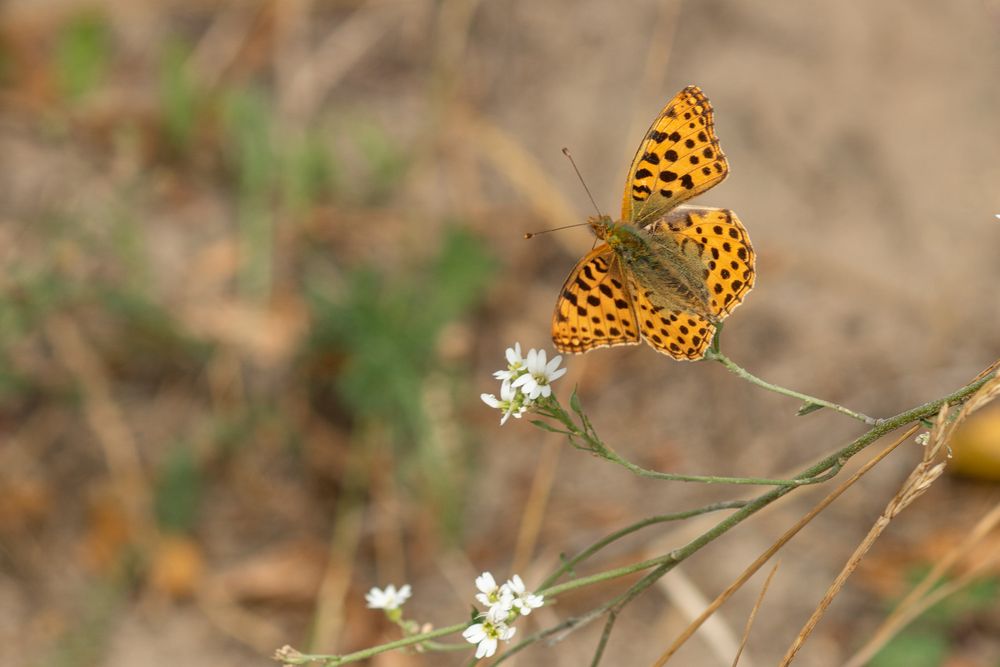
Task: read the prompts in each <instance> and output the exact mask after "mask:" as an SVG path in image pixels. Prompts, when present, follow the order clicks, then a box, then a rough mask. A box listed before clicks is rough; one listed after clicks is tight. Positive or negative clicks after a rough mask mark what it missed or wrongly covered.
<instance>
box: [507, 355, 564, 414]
mask: <svg viewBox="0 0 1000 667" xmlns="http://www.w3.org/2000/svg"><path fill="white" fill-rule="evenodd" d="M561 362H562V355H560V354H557V355H556V356H554V357H553V358H552V361H550V362H548V364H546V363H545V350H535V349H531V350H528V358H527V360H526V361H525V365H524V367H525V369H526V370H527V372H526V373H524V374H523V375H521V376H520V377H518V378H517V379H516V380H514V382H513V383H511V386H512V387H514V388H515V389H520V390H521V392H522V393H523V394H524V395H525V396H526V397H527V398H528V399H529V400H532V401H533V400H535V399H536V398H538V397H539V396H541V397H546V398H547V397H549V396H551V395H552V387H550V386H549V384H550V383H552V382H554V381H555V380H558V379H559V378H561V377H562V376H563V375H564V374H565V373H566V369H565V368H559V364H560V363H561Z"/></svg>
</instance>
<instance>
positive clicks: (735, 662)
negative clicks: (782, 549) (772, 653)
mask: <svg viewBox="0 0 1000 667" xmlns="http://www.w3.org/2000/svg"><path fill="white" fill-rule="evenodd" d="M779 565H781V561H778V562H776V563H775V564H774V567H772V568H771V572H770V573H769V574H768V575H767V579H765V580H764V585H763V586H762V587H761V589H760V594H759V595H758V596H757V601H756V602H754V603H753V609H751V610H750V616H749V617H748V618H747V625H746V628H745V629H744V630H743V637H742V639H740V648H739V650H738V651H737V652H736V656H735V657H734V658H733V667H736V665H738V664H739V662H740V656H741V655H743V649H744V648H746V645H747V640H749V639H750V629H751V628H752V627H753V621H754V619H755V618H757V612H758V611H759V610H760V605H761V603H762V602H764V596H765V595H767V589H768V588H770V586H771V580H772V579H774V573H775V572H777V571H778V566H779Z"/></svg>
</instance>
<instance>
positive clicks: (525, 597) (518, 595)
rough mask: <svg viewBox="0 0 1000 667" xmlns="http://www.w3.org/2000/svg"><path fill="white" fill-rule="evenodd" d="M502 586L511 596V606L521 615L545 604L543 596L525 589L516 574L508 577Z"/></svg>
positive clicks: (525, 614)
mask: <svg viewBox="0 0 1000 667" xmlns="http://www.w3.org/2000/svg"><path fill="white" fill-rule="evenodd" d="M502 588H505V589H507V592H508V594H509V595H510V596H511V601H510V602H511V606H512V607H513V608H515V609H517V610H518V611H520V612H521V615H522V616H527V615H528V614H530V613H531V610H532V609H538V608H539V607H541V606H542V605H543V604H545V596H544V595H535V594H534V593H532V592H530V591H528V590H526V589H525V587H524V582H523V581H521V577H519V576H517V575H516V574H515V575H514V576H513V577H511V578H510V579H508V580H507V583H506V584H504V585H503V586H502Z"/></svg>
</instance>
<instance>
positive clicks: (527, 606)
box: [462, 572, 545, 660]
mask: <svg viewBox="0 0 1000 667" xmlns="http://www.w3.org/2000/svg"><path fill="white" fill-rule="evenodd" d="M476 588H478V589H479V592H478V593H476V600H478V601H479V603H480V604H482V605H483V606H484V607H486V611H485V612H482V613H480V614H479V616H478V618H477V621H478V622H477V623H473V624H472V625H470V626H469V627H467V628H466V629H465V631H463V632H462V636H463V637H465V640H466V641H468V642H469V643H470V644H476V659H477V660H478V659H479V658H488V657H490V656H491V655H493V654H494V653H496V650H497V642H498V641H499V640H501V639H502V640H504V641H505V642H506V641H510V638H511V637H513V636H514V632H515V630H516V628H512V627H510V624H511V623H513V622H514V620H515V619H517V618H518V617H519V616H527V615H528V614H530V613H531V610H532V609H538V608H539V607H541V606H542V605H543V604H545V598H544V596H542V595H535V594H534V593H531V592H529V591H528V590H526V589H525V587H524V582H523V581H521V577H519V576H518V575H516V574H515V575H514V576H513V577H511V578H510V579H508V580H507V583H505V584H503V585H501V586H498V585H497V582H496V580H495V579H494V578H493V575H492V574H490V573H489V572H483V573H482V574H481V575H479V576H478V577H476Z"/></svg>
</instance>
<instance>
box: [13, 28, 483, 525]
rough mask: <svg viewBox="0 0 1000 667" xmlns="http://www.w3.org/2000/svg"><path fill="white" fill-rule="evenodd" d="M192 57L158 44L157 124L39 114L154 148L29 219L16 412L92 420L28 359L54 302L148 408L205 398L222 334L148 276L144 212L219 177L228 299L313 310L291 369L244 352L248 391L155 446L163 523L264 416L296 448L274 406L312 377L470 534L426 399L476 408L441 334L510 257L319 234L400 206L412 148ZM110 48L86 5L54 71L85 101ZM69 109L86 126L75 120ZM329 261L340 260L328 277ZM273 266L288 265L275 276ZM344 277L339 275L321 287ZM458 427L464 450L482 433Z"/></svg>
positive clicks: (68, 132)
mask: <svg viewBox="0 0 1000 667" xmlns="http://www.w3.org/2000/svg"><path fill="white" fill-rule="evenodd" d="M194 50H195V49H194V47H193V43H192V42H191V41H189V39H188V38H187V37H185V36H183V35H182V34H180V33H178V34H171V35H169V36H168V38H167V39H166V40H165V41H164V42H163V44H162V45H161V46H160V47H158V48H157V49H155V50H154V51H153V53H154V54H156V56H157V58H158V61H157V62H154V63H153V65H154V67H153V71H152V73H151V74H152V76H153V83H154V84H155V85H154V87H153V95H154V101H155V113H154V114H153V115H152V117H151V118H147V117H145V116H142V115H141V112H139V115H131V114H132V109H131V107H130V108H127V109H122V110H121V112H120V116H119V117H114V118H113V122H112V123H111V126H110V134H109V135H108V136H107V137H104V136H103V135H102V134H101V131H100V130H99V129H98V130H97V131H96V132H94V133H93V134H92V135H91V134H89V133H91V132H92V131H93V130H94V129H95V128H93V127H91V126H90V125H88V123H87V115H86V114H87V111H86V109H84V108H83V106H82V105H78V104H73V105H71V106H67V107H64V108H59V109H53V110H52V114H51V115H50V116H49V117H47V118H46V119H45V120H44V122H45V123H47V124H51V125H52V127H56V128H58V129H59V132H58V134H57V135H54V136H53V135H52V134H51V133H49V136H50V137H51V139H52V140H53V141H69V142H71V141H74V140H78V139H79V140H81V141H83V142H91V143H90V146H91V148H92V149H93V150H95V151H98V152H100V151H106V153H107V154H106V155H101V156H99V157H98V158H97V159H95V164H96V165H102V164H108V163H110V162H111V161H112V160H113V159H114V155H115V153H116V152H119V153H120V152H124V154H128V155H133V156H135V158H136V159H138V160H140V161H141V169H140V170H139V171H138V172H137V173H135V174H134V175H133V176H131V177H129V178H128V179H122V180H120V181H114V185H115V187H116V188H117V189H116V190H115V191H114V192H113V193H112V194H111V197H110V198H108V199H106V200H104V201H103V203H102V204H101V205H99V206H97V207H96V208H95V207H93V206H89V207H82V208H81V207H75V206H69V207H68V206H65V205H64V204H65V203H64V202H60V201H58V200H55V199H53V200H52V201H50V202H46V205H45V206H44V207H43V210H42V212H41V213H38V214H37V215H36V217H35V218H34V219H31V220H29V221H28V224H27V226H26V234H27V236H28V237H30V238H32V239H34V240H35V241H36V242H37V243H38V244H37V245H36V247H37V248H39V249H41V252H38V251H35V252H29V253H24V254H23V255H21V256H18V257H16V258H15V259H14V261H13V262H12V263H11V270H10V272H9V274H8V280H7V281H6V283H5V285H4V288H3V290H4V293H3V294H2V295H0V399H2V400H3V402H4V403H3V406H4V407H3V410H4V411H5V412H6V413H7V415H8V416H12V417H14V416H18V415H21V416H23V415H25V414H28V413H30V411H31V410H32V409H33V407H34V406H37V405H38V403H39V402H45V403H47V404H48V405H50V406H59V407H60V408H61V409H64V410H66V411H69V412H71V413H76V414H77V416H78V417H79V416H80V411H81V410H82V409H83V408H82V406H83V404H84V403H85V401H81V400H80V399H81V396H80V395H79V391H80V390H81V389H80V387H75V386H71V387H67V386H66V383H67V382H71V379H69V380H67V379H66V378H65V377H60V376H59V374H55V375H54V376H53V377H54V378H55V379H52V378H45V377H40V376H38V375H37V374H33V373H32V372H30V371H25V370H22V368H21V367H20V365H19V364H18V363H16V361H17V359H16V358H17V356H18V355H19V354H21V351H22V349H23V346H25V345H27V346H31V345H39V344H41V345H44V344H45V343H44V340H45V334H44V327H45V325H46V321H47V320H48V319H49V318H50V317H51V316H52V315H55V314H59V315H67V316H69V317H71V318H73V319H74V320H76V321H79V322H80V323H81V324H82V328H83V330H84V331H85V335H86V336H87V337H88V342H89V343H90V344H92V345H93V347H94V351H95V352H96V353H97V354H98V355H99V357H100V359H101V361H102V362H103V364H104V367H105V370H106V371H107V372H108V373H109V376H110V378H109V379H110V381H111V382H112V385H113V391H115V392H116V393H119V394H120V395H121V396H123V397H124V396H127V397H128V398H127V400H128V401H129V402H130V403H134V406H135V407H138V408H140V409H141V407H142V405H143V404H142V400H144V399H148V400H150V401H155V400H156V396H157V395H158V393H159V391H160V390H161V388H162V387H167V386H169V387H174V388H177V387H183V388H184V391H185V392H186V393H187V394H188V395H189V396H190V397H191V398H192V399H193V400H194V401H196V402H201V403H204V402H205V401H206V400H208V399H209V397H208V389H207V387H206V380H205V375H206V372H207V371H206V369H207V368H208V367H210V366H211V365H212V363H213V362H214V360H216V359H217V358H218V356H219V355H220V354H222V353H223V351H224V349H225V347H226V344H225V343H224V342H222V341H219V340H215V339H213V338H211V337H210V336H206V335H205V334H204V333H202V334H198V335H195V334H193V333H191V332H190V331H189V330H188V326H187V323H186V322H185V320H184V318H183V317H182V316H181V314H180V312H179V311H178V309H177V305H178V304H177V303H176V302H175V301H174V300H173V297H172V296H171V295H170V294H168V293H166V292H164V291H163V287H164V283H163V280H162V277H161V276H157V275H155V271H154V270H153V268H152V267H153V262H152V261H151V256H152V253H153V252H154V250H155V249H154V248H153V247H152V245H151V244H152V243H154V241H153V237H152V236H151V235H150V227H149V226H148V223H147V219H148V216H149V211H148V210H146V207H148V206H149V205H150V203H151V201H156V199H155V197H153V196H152V193H154V192H156V189H157V188H158V187H160V184H161V183H164V182H166V183H169V184H171V187H173V188H174V191H175V192H177V193H179V195H178V197H179V198H180V199H183V198H184V197H189V196H192V195H191V193H197V192H198V188H204V189H206V190H208V189H210V190H211V192H212V194H213V195H218V196H220V199H221V200H222V201H223V202H224V203H225V204H226V205H228V206H229V208H230V210H231V211H233V215H232V218H231V219H230V220H227V221H225V222H226V223H228V224H229V225H230V227H229V229H228V230H225V231H226V233H228V234H229V235H230V238H231V240H232V241H233V242H234V246H235V247H236V248H237V251H238V258H239V259H238V265H237V268H236V272H235V275H233V276H232V280H231V285H232V288H233V294H231V295H228V296H227V297H226V298H231V299H233V300H234V301H241V302H243V303H248V304H254V305H255V306H256V307H259V308H263V309H266V308H268V307H269V304H271V303H272V300H273V299H275V298H276V295H278V294H279V292H280V296H281V298H282V299H286V300H289V299H290V300H291V301H293V302H300V303H301V304H302V306H303V308H304V310H305V312H306V318H307V321H308V322H309V325H308V326H309V327H310V333H309V334H308V335H307V336H305V337H304V338H303V339H302V340H300V341H298V343H299V345H300V347H299V348H298V349H296V350H293V353H292V354H291V355H290V356H289V359H290V360H292V365H291V366H290V367H288V368H284V369H281V371H280V372H277V373H274V374H272V375H270V376H267V377H266V379H262V378H261V377H258V376H257V375H259V374H255V371H254V370H253V369H254V365H255V360H254V359H253V358H252V356H249V353H246V352H242V353H241V356H239V358H238V359H237V364H238V365H239V367H240V368H241V370H242V371H244V372H246V373H247V374H248V377H249V378H250V379H249V380H248V381H247V384H248V385H249V386H252V390H249V391H246V392H245V393H244V394H243V395H242V396H241V397H240V400H238V401H233V402H232V403H231V404H227V405H226V406H225V407H226V409H224V410H216V411H214V412H212V411H211V409H209V408H208V406H201V407H203V408H205V410H204V411H202V410H199V411H197V412H195V413H193V414H191V415H185V416H184V417H183V418H181V419H178V420H177V421H176V423H175V424H174V425H173V426H174V428H173V429H172V432H170V433H168V434H166V436H165V437H164V439H163V441H162V442H157V443H153V447H152V450H151V451H153V452H154V453H153V455H152V456H151V457H150V465H151V466H152V468H153V469H152V470H151V471H150V472H151V474H150V478H151V480H152V484H153V487H152V492H153V501H154V508H153V510H154V515H155V516H154V517H152V519H153V520H154V521H155V522H156V523H157V525H158V526H159V527H160V528H161V529H164V530H166V531H170V532H180V533H187V534H196V533H197V529H198V526H199V522H200V521H201V519H202V514H203V512H205V505H204V504H203V502H202V499H203V498H204V497H205V496H206V495H207V494H208V492H209V489H210V487H211V485H212V484H214V483H216V482H217V481H219V480H218V472H219V470H218V469H217V468H213V465H215V464H218V463H219V462H225V461H227V460H229V459H230V455H232V454H235V453H239V454H241V455H244V456H246V455H252V452H250V451H249V448H251V447H253V446H255V443H258V442H259V441H260V440H261V439H262V438H263V437H266V436H261V433H262V432H268V428H273V429H274V433H276V434H277V436H278V437H279V438H280V442H281V446H284V447H287V448H288V450H289V453H290V454H291V456H292V457H293V459H295V458H296V457H297V456H298V452H297V451H295V450H296V448H298V447H299V446H300V445H301V443H302V441H303V439H304V438H306V437H308V435H307V434H305V433H302V432H298V431H296V426H295V424H296V422H295V420H294V419H292V418H290V417H289V416H288V415H281V414H279V411H280V410H281V409H282V406H281V404H280V400H281V397H282V394H284V393H285V392H286V391H287V387H289V386H293V385H302V386H308V387H310V388H312V390H313V399H314V404H313V405H314V408H315V409H317V410H318V411H320V413H321V414H323V415H324V416H325V417H326V418H327V419H329V421H330V422H331V423H332V424H333V425H334V426H335V428H337V429H338V430H340V431H343V432H345V433H347V434H349V437H350V440H351V443H352V447H353V449H352V455H355V454H356V455H358V456H360V457H361V458H362V460H367V459H366V458H365V457H367V456H368V455H369V453H366V452H364V451H359V450H363V449H364V448H365V447H367V446H369V445H371V443H373V442H374V440H373V439H372V438H371V437H370V436H371V434H372V433H374V432H375V431H376V430H378V431H379V432H380V433H383V434H384V435H385V437H386V438H387V439H388V443H389V445H390V446H391V452H392V456H393V457H394V460H393V461H392V463H393V465H394V467H395V469H396V474H397V481H399V482H401V483H403V484H404V485H405V486H406V487H407V489H408V493H412V494H416V495H418V496H420V497H421V499H422V502H428V503H429V504H430V505H431V506H432V507H433V508H434V510H433V511H434V512H435V513H436V516H437V517H438V518H439V519H440V521H441V526H442V527H443V529H444V530H445V531H447V532H448V534H449V535H451V536H452V537H457V536H458V531H459V530H460V515H461V507H462V503H461V502H460V497H461V494H462V493H463V492H464V491H463V487H462V484H463V482H462V479H463V474H464V470H463V468H464V467H466V466H467V465H468V460H469V455H468V451H466V450H463V449H459V450H458V451H454V450H453V449H449V448H447V447H444V446H442V444H441V443H440V442H438V441H437V438H436V431H435V425H434V418H433V416H432V415H430V414H429V407H434V406H433V405H432V402H434V401H437V402H440V401H442V400H443V401H445V402H447V403H448V404H449V406H448V411H451V412H453V411H454V410H456V409H458V407H459V406H461V405H463V404H466V403H468V402H470V399H469V398H468V393H467V392H466V391H465V386H464V384H463V383H464V382H465V378H464V375H463V373H464V368H463V366H462V359H461V358H455V357H454V355H453V354H449V352H448V349H447V348H448V344H447V343H444V344H443V343H442V337H443V335H444V334H445V333H446V332H447V331H448V328H449V327H452V326H454V325H456V324H457V323H459V322H460V321H461V320H463V318H466V317H467V316H468V315H470V314H471V313H472V312H474V310H475V309H476V308H477V307H478V306H479V304H480V303H481V302H482V299H483V297H484V295H485V293H486V289H487V285H488V282H489V279H490V277H491V276H492V275H493V272H494V271H495V269H496V268H497V262H496V261H495V260H494V258H492V257H491V255H490V253H489V252H488V251H487V249H486V247H485V245H484V244H483V242H482V241H480V240H479V239H478V238H477V237H476V236H475V235H473V234H472V233H470V232H469V231H467V229H465V228H464V227H463V225H462V224H460V223H456V222H451V223H447V224H444V225H439V226H443V227H444V228H445V229H446V231H445V232H444V233H443V234H442V235H441V236H440V240H439V241H437V243H439V247H437V248H436V249H433V248H432V249H430V252H428V253H427V254H428V255H429V256H430V257H431V259H429V260H428V261H427V262H426V263H424V264H418V265H414V266H407V267H401V268H399V269H398V270H393V271H389V270H388V269H387V267H386V266H381V265H377V264H369V265H364V266H352V262H351V261H350V258H346V257H341V256H338V252H339V249H338V248H337V247H336V246H334V245H333V244H332V243H331V242H330V240H329V239H330V238H331V237H327V236H324V235H323V234H316V233H315V232H314V229H313V228H311V227H310V224H311V221H313V220H315V219H316V216H318V215H320V214H321V213H322V212H323V211H324V210H327V209H331V208H337V207H341V208H345V209H350V210H353V211H365V210H375V209H378V210H381V211H388V210H392V208H393V207H394V206H398V205H399V204H400V203H401V202H400V197H399V193H400V192H401V190H402V187H401V186H402V185H403V184H404V181H405V179H406V177H407V175H408V174H409V172H410V167H411V165H412V164H413V159H412V155H411V148H410V147H409V146H407V145H406V144H405V143H403V142H400V141H399V140H398V139H397V138H394V137H392V136H391V135H390V133H389V132H387V130H386V128H384V127H383V126H381V125H380V124H379V123H378V122H377V121H375V120H373V119H371V118H369V117H368V116H367V115H364V114H360V113H357V112H351V111H346V112H343V111H337V112H331V113H324V114H321V115H320V116H318V117H317V118H316V120H315V121H314V122H311V123H308V124H304V125H301V126H295V127H289V125H288V122H287V120H283V119H282V118H281V117H280V115H279V114H278V112H277V110H276V101H275V99H274V95H273V92H272V90H271V89H270V87H269V85H268V82H267V81H266V80H264V81H262V80H259V79H254V78H253V77H249V78H238V79H237V80H234V81H231V82H230V81H225V82H223V83H221V84H218V85H216V86H214V87H213V88H211V89H208V88H205V87H203V86H202V84H200V83H199V81H198V78H197V77H196V76H195V75H194V73H193V72H192V71H190V69H189V67H190V62H191V56H192V54H193V53H194ZM116 56H117V52H116V44H115V34H114V29H113V26H112V24H111V23H110V21H109V20H108V18H107V16H105V15H102V14H101V13H100V12H99V11H96V10H95V11H86V12H83V13H80V14H77V15H74V16H73V17H72V18H71V20H69V21H68V22H66V23H65V24H64V25H63V26H62V27H61V28H60V30H59V31H58V33H57V34H56V35H55V36H54V49H53V52H52V56H51V61H50V63H49V64H50V65H51V67H52V70H53V75H54V76H53V78H54V81H55V82H56V85H57V87H58V92H59V93H60V94H61V95H63V96H64V97H65V98H66V99H67V100H70V101H71V102H74V103H75V102H81V101H83V100H84V99H85V98H87V97H88V96H89V95H91V94H92V93H93V92H95V91H98V90H100V89H101V88H102V86H104V85H105V84H107V83H108V82H109V81H111V80H113V79H114V78H115V76H116V74H117V70H116V68H118V67H121V66H122V63H120V62H118V61H116ZM0 62H7V59H6V57H3V58H2V59H0ZM136 108H137V109H142V108H143V107H142V106H141V105H137V106H136ZM74 114H76V116H74V122H73V123H69V122H63V121H68V120H69V118H70V117H71V116H73V115H74ZM106 139H110V141H107V140H106ZM347 164H350V167H349V168H348V167H347V166H346V165H347ZM100 168H103V167H100ZM165 176H166V177H167V178H166V179H165V178H164V177H165ZM158 196H161V197H162V195H158ZM162 201H163V200H162V199H161V202H162ZM166 201H167V202H169V199H167V200H166ZM159 213H160V215H161V219H162V216H163V212H162V211H160V212H159ZM166 219H168V220H169V215H167V216H166ZM334 238H335V237H334ZM279 239H282V240H283V241H288V240H290V242H289V243H287V244H279ZM279 253H282V254H281V255H280V256H279ZM92 258H99V262H91V261H90V260H91V259H92ZM317 264H321V265H323V267H325V269H324V270H325V271H326V272H324V271H315V270H314V268H315V266H316V265H317ZM177 270H178V272H184V271H186V270H187V267H186V266H183V265H182V266H178V267H177ZM278 270H281V271H283V272H284V273H283V274H282V281H283V282H282V285H281V287H280V288H279V287H278V286H277V285H276V281H277V278H276V272H277V271H278ZM330 271H332V273H333V274H335V276H336V277H337V279H336V280H334V281H328V280H326V276H327V275H328V273H329V272H330ZM321 273H322V274H323V275H324V278H322V279H321V278H318V277H317V276H319V275H320V274H321ZM288 290H291V291H292V292H291V293H290V294H289V293H288ZM296 290H298V291H296ZM229 353H231V350H229ZM331 359H332V360H334V363H329V362H330V360H331ZM317 397H319V398H318V400H316V399H317ZM84 398H85V397H84ZM130 409H132V406H130ZM133 417H134V415H133ZM275 425H277V427H276V428H275ZM462 438H463V440H462V443H461V444H462V446H463V447H466V446H468V445H470V444H471V443H470V442H468V441H466V440H465V439H464V438H465V436H464V434H463V435H462ZM205 439H207V440H208V441H210V443H211V444H210V446H208V447H207V448H206V447H205V446H204V440H205ZM196 442H198V443H200V444H198V445H196V444H195V443H196ZM140 446H141V447H142V448H143V449H146V448H147V447H150V444H149V443H140ZM299 463H305V461H301V460H300V461H299ZM351 465H352V466H354V468H352V469H356V467H357V466H356V464H351ZM456 466H457V468H456ZM362 467H363V466H362ZM304 474H305V475H306V476H308V472H305V473H304Z"/></svg>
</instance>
